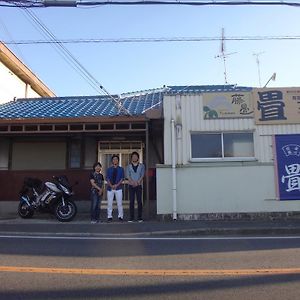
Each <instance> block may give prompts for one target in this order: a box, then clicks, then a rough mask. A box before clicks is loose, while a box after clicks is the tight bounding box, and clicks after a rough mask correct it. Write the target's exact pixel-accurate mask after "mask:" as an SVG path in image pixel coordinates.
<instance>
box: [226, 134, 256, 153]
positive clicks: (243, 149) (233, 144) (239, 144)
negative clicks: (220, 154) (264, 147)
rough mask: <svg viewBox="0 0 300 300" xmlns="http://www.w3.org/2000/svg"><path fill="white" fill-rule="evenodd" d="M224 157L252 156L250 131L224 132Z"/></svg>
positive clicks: (252, 148) (252, 147) (251, 135)
mask: <svg viewBox="0 0 300 300" xmlns="http://www.w3.org/2000/svg"><path fill="white" fill-rule="evenodd" d="M223 140H224V157H253V156H254V146H253V134H252V133H224V134H223Z"/></svg>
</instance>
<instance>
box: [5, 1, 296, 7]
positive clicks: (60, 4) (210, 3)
mask: <svg viewBox="0 0 300 300" xmlns="http://www.w3.org/2000/svg"><path fill="white" fill-rule="evenodd" d="M107 5H113V6H117V5H122V6H137V5H181V6H220V5H223V6H225V5H227V6H238V5H242V6H249V5H253V6H261V5H276V6H292V7H300V3H299V1H273V0H269V1H268V0H248V1H240V0H236V1H235V0H232V1H226V0H223V1H222V0H221V1H217V0H211V1H202V0H200V1H197V0H194V1H184V0H182V1H178V0H177V1H176V0H173V1H172V0H170V1H168V0H165V1H155V0H154V1H153V0H148V1H146V0H137V1H113V0H109V1H101V0H99V1H84V0H78V1H76V0H74V1H72V0H36V1H35V0H16V1H12V0H0V6H6V7H15V6H17V7H88V6H93V7H95V6H107Z"/></svg>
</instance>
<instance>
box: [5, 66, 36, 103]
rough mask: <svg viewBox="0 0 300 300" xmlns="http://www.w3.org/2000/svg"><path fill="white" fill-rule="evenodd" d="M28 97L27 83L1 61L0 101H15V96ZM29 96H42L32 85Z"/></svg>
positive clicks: (29, 88) (28, 88)
mask: <svg viewBox="0 0 300 300" xmlns="http://www.w3.org/2000/svg"><path fill="white" fill-rule="evenodd" d="M15 97H16V98H26V84H25V83H24V82H23V81H22V80H21V79H20V78H19V77H18V76H16V75H15V74H14V73H12V72H11V71H10V70H9V69H8V68H7V67H6V66H5V65H3V64H2V63H1V62H0V103H5V102H9V101H13V100H14V98H15ZM27 97H28V98H29V97H30V98H36V97H40V96H39V94H37V93H36V92H35V91H34V90H33V89H32V88H31V87H30V86H28V87H27Z"/></svg>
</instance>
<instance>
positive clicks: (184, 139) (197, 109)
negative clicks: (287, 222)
mask: <svg viewBox="0 0 300 300" xmlns="http://www.w3.org/2000/svg"><path fill="white" fill-rule="evenodd" d="M202 107H203V97H202V95H201V94H190V95H176V96H175V95H168V96H165V97H164V154H165V164H171V120H172V119H174V120H175V122H176V123H181V124H182V132H181V136H180V138H178V139H177V140H176V148H177V160H176V163H177V164H183V165H185V164H188V163H189V162H190V158H191V157H190V153H191V138H190V134H191V131H199V132H232V131H233V132H235V131H252V132H253V136H254V148H255V149H254V150H255V158H256V159H257V160H258V161H260V162H273V150H272V136H273V135H274V134H292V133H300V124H287V125H255V122H254V118H253V117H252V118H244V119H238V118H236V119H213V120H205V119H204V116H203V109H202Z"/></svg>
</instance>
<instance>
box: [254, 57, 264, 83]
mask: <svg viewBox="0 0 300 300" xmlns="http://www.w3.org/2000/svg"><path fill="white" fill-rule="evenodd" d="M264 53H265V52H257V53H255V52H254V53H253V55H254V56H256V64H257V72H258V82H259V87H261V77H260V61H259V56H260V55H262V54H264Z"/></svg>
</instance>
